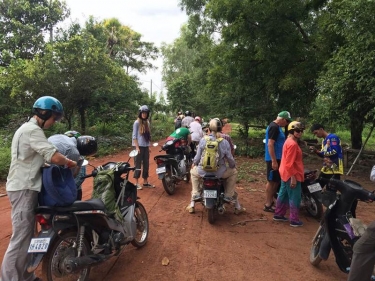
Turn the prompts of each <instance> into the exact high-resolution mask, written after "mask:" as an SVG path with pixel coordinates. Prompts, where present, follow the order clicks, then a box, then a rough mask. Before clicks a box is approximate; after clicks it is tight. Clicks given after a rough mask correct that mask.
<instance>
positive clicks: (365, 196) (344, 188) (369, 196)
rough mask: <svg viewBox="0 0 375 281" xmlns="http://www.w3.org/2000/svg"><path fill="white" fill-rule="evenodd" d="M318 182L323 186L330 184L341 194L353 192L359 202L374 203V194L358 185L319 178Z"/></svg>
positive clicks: (346, 181) (351, 182)
mask: <svg viewBox="0 0 375 281" xmlns="http://www.w3.org/2000/svg"><path fill="white" fill-rule="evenodd" d="M319 181H320V182H321V183H324V184H331V185H332V186H333V187H335V188H336V189H337V190H339V191H340V192H341V193H347V192H352V193H353V192H354V194H355V196H356V197H357V198H358V199H359V200H361V201H375V194H374V192H370V191H368V190H366V189H364V188H363V187H362V186H361V185H360V184H358V183H356V182H354V181H349V180H345V181H342V180H338V179H332V178H331V179H327V178H319Z"/></svg>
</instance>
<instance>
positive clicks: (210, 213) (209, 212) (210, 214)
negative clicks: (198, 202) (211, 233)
mask: <svg viewBox="0 0 375 281" xmlns="http://www.w3.org/2000/svg"><path fill="white" fill-rule="evenodd" d="M207 218H208V222H209V223H210V224H214V223H215V220H216V217H215V208H211V209H207Z"/></svg>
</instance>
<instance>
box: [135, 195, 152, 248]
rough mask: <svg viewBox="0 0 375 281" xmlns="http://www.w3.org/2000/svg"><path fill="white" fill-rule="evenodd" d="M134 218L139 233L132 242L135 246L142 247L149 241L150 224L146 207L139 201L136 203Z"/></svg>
mask: <svg viewBox="0 0 375 281" xmlns="http://www.w3.org/2000/svg"><path fill="white" fill-rule="evenodd" d="M134 218H135V221H136V224H137V233H136V235H135V238H134V240H133V241H131V243H132V245H133V246H134V247H137V248H141V247H143V246H144V245H145V244H146V243H147V238H148V230H149V224H148V216H147V212H146V209H145V207H144V206H143V205H142V203H141V202H139V201H137V203H136V205H135V210H134Z"/></svg>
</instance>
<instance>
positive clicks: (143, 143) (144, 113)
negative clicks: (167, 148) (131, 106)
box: [132, 105, 155, 189]
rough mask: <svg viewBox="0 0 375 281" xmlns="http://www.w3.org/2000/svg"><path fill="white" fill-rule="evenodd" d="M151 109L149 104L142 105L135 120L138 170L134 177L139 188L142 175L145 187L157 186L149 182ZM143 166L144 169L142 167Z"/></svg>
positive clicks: (134, 129)
mask: <svg viewBox="0 0 375 281" xmlns="http://www.w3.org/2000/svg"><path fill="white" fill-rule="evenodd" d="M149 114H150V110H149V109H148V106H147V105H142V106H141V107H140V108H139V110H138V118H137V120H135V121H134V124H133V136H132V139H133V142H132V145H133V146H134V147H135V149H136V150H137V151H138V155H137V156H136V157H135V158H134V162H135V167H136V170H135V172H134V179H135V183H136V186H137V189H142V186H141V185H140V184H139V182H138V179H139V177H140V176H141V170H142V178H143V187H150V188H153V187H155V186H154V185H152V184H150V183H149V182H148V169H149V164H150V152H151V149H150V141H151V132H150V122H149V121H148V116H149ZM141 166H142V169H141Z"/></svg>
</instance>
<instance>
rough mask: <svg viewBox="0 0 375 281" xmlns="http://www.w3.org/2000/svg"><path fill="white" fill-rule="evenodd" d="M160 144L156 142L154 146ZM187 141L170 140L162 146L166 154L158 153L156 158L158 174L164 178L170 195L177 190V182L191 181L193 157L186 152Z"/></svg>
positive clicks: (165, 186) (165, 187)
mask: <svg viewBox="0 0 375 281" xmlns="http://www.w3.org/2000/svg"><path fill="white" fill-rule="evenodd" d="M157 145H159V144H158V143H154V146H157ZM186 147H187V143H186V141H185V140H183V139H180V138H176V139H173V140H168V141H167V142H166V143H165V144H164V145H163V146H162V147H161V150H160V151H159V152H161V151H165V152H166V154H164V155H157V156H155V157H154V160H155V162H156V164H157V168H156V174H157V175H158V178H159V179H160V180H162V183H163V187H164V189H165V191H166V192H167V193H168V194H169V195H173V194H174V193H175V191H176V184H177V183H178V182H180V181H185V182H186V183H188V182H189V181H190V168H191V163H192V160H191V157H190V154H187V153H186V151H187V150H186Z"/></svg>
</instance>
